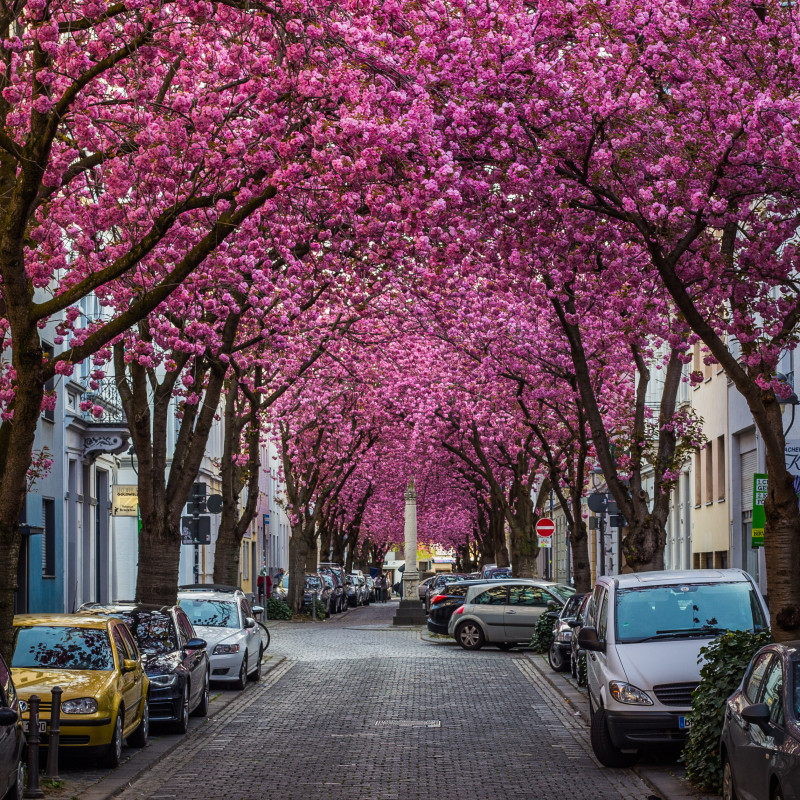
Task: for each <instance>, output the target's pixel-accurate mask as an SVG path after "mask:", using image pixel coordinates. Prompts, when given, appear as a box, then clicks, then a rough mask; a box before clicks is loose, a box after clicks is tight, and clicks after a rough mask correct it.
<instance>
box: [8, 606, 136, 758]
mask: <svg viewBox="0 0 800 800" xmlns="http://www.w3.org/2000/svg"><path fill="white" fill-rule="evenodd" d="M11 675H12V677H13V679H14V685H15V686H16V687H17V695H18V697H19V700H20V710H21V711H22V717H23V720H24V721H25V722H27V717H28V701H29V700H30V698H31V696H32V695H34V694H38V695H39V697H40V698H41V700H42V703H41V705H40V717H39V718H40V721H41V722H43V723H44V725H43V726H44V727H45V728H46V727H47V723H48V722H49V720H50V710H51V708H52V701H51V699H50V698H51V696H52V690H53V687H55V686H60V687H61V688H62V689H63V691H64V693H63V695H62V696H61V740H60V744H59V746H60V747H61V748H64V750H65V752H66V751H70V750H77V751H82V752H87V753H93V754H95V755H98V756H100V758H101V759H102V761H103V763H104V764H105V765H106V766H110V767H116V766H117V765H118V764H119V762H120V759H121V757H122V742H123V740H124V739H126V738H127V740H128V744H129V745H131V746H132V747H144V746H145V744H147V737H148V735H149V731H150V708H149V705H148V702H147V700H148V691H149V688H150V681H149V679H148V678H147V675H146V674H145V671H144V665H143V663H142V659H141V656H140V655H139V650H138V648H137V646H136V642H135V641H134V640H133V636H132V634H131V632H130V630H129V629H128V626H127V625H126V624H125V623H124V622H123V621H122V620H121V619H116V618H114V617H102V616H97V617H96V616H90V615H88V614H21V615H18V616H16V617H14V653H13V655H12V657H11Z"/></svg>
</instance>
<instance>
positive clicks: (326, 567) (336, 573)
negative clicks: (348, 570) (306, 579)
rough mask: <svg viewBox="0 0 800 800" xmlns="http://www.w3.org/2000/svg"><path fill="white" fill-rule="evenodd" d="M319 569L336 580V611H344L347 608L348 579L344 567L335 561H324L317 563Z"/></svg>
mask: <svg viewBox="0 0 800 800" xmlns="http://www.w3.org/2000/svg"><path fill="white" fill-rule="evenodd" d="M317 570H318V571H319V572H322V573H327V574H328V575H332V576H333V577H334V580H335V581H336V585H337V588H336V590H335V591H334V594H335V596H336V598H335V599H336V601H338V602H335V603H334V605H335V606H336V612H339V611H344V610H345V609H346V608H347V605H348V600H347V581H346V579H345V574H344V569H342V567H341V566H340V565H339V564H337V563H336V562H335V561H323V562H322V563H321V564H318V565H317Z"/></svg>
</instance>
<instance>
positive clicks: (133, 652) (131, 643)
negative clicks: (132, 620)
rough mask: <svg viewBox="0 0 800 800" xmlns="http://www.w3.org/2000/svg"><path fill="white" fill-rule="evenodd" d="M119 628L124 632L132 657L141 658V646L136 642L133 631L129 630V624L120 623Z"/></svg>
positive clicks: (123, 635) (126, 644) (123, 636)
mask: <svg viewBox="0 0 800 800" xmlns="http://www.w3.org/2000/svg"><path fill="white" fill-rule="evenodd" d="M118 630H119V632H120V633H121V634H122V638H123V640H124V641H125V646H126V648H127V650H128V653H129V655H130V657H131V658H133V659H137V658H139V648H138V647H137V646H136V642H135V641H134V640H133V636H132V635H131V632H130V631H129V630H128V626H127V625H120V626H119V628H118Z"/></svg>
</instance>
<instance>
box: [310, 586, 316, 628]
mask: <svg viewBox="0 0 800 800" xmlns="http://www.w3.org/2000/svg"><path fill="white" fill-rule="evenodd" d="M311 618H312V619H313V620H314V622H316V621H317V593H316V592H313V593H312V595H311Z"/></svg>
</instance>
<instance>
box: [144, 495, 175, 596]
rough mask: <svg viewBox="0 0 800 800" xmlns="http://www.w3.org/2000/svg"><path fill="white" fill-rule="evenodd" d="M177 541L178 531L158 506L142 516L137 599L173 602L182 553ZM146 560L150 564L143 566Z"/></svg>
mask: <svg viewBox="0 0 800 800" xmlns="http://www.w3.org/2000/svg"><path fill="white" fill-rule="evenodd" d="M176 541H177V543H178V546H177V547H176V546H175V543H176ZM180 541H181V538H180V532H179V531H178V530H177V528H173V527H172V526H170V525H169V523H168V520H167V519H166V517H165V515H164V514H163V513H159V510H158V509H154V510H153V512H152V513H151V514H150V515H149V516H145V515H143V516H142V530H141V532H140V534H139V565H140V568H139V575H138V579H137V582H136V599H137V600H138V601H139V602H142V603H152V604H154V605H163V606H171V605H175V603H176V601H177V595H178V581H177V577H178V567H179V564H180V557H181V551H180ZM145 563H149V565H150V567H149V569H144V570H143V569H141V565H142V564H145ZM142 598H146V599H144V600H143V599H142Z"/></svg>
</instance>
